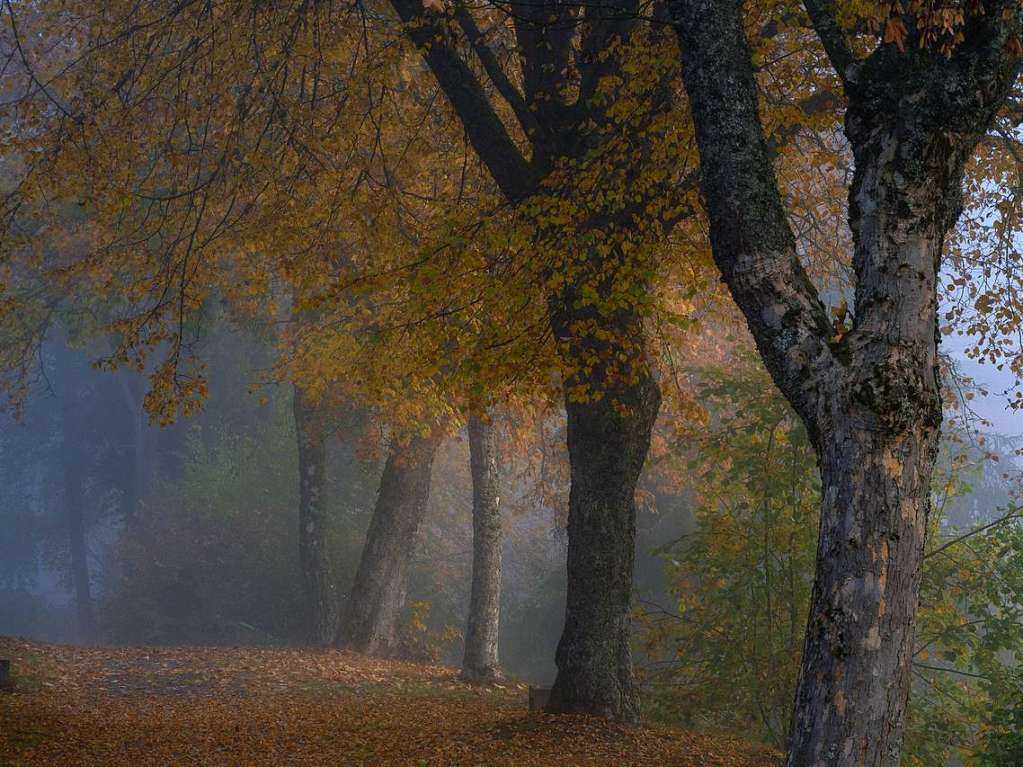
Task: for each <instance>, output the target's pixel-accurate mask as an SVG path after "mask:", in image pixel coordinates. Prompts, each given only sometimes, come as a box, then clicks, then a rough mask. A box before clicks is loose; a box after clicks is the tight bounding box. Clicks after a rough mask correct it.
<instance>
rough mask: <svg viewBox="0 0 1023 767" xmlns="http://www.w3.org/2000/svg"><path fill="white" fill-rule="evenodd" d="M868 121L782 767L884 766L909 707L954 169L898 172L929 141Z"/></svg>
mask: <svg viewBox="0 0 1023 767" xmlns="http://www.w3.org/2000/svg"><path fill="white" fill-rule="evenodd" d="M861 109H864V111H865V112H866V114H861V112H860V110H861ZM873 111H874V107H873V106H866V107H863V106H861V105H859V104H858V103H857V102H856V101H853V103H852V104H851V105H850V107H849V111H848V113H847V133H848V134H849V136H850V140H851V142H852V144H853V148H854V152H855V156H856V174H855V177H854V180H853V184H852V187H851V190H850V198H849V199H850V210H849V221H850V225H851V227H852V230H853V235H854V239H855V251H854V254H853V255H854V263H855V267H856V271H857V276H858V280H857V286H856V307H857V317H856V320H857V322H856V327H855V329H854V330H853V331H852V333H851V337H850V338H849V339H848V356H847V358H846V360H845V364H844V365H843V366H838V367H835V368H833V369H832V371H831V375H830V376H828V377H827V379H826V380H825V381H824V382H823V383H824V389H825V390H826V391H828V392H830V393H831V397H830V398H829V399H828V400H825V401H822V403H821V405H820V411H821V412H820V413H819V415H818V417H817V419H816V422H817V424H818V426H819V430H820V435H819V438H818V445H817V448H818V455H819V458H820V468H821V482H822V491H823V502H822V506H821V525H820V540H819V545H818V552H817V574H816V581H815V583H814V591H813V596H812V598H811V607H810V616H809V622H808V625H807V634H806V640H805V644H804V649H803V664H802V669H801V673H800V680H799V684H798V688H797V695H796V707H795V713H794V715H793V725H792V735H791V742H790V745H789V758H788V759H789V760H788V763H789V765H792V767H795V766H796V765H800V766H801V765H814V766H817V765H821V766H823V765H832V764H841V765H861V764H864V765H896V764H898V761H899V752H900V748H901V738H902V730H903V721H904V718H905V710H906V703H907V701H908V698H909V692H910V681H911V677H910V675H911V671H912V659H913V629H914V623H915V616H916V608H917V602H918V592H919V584H920V568H921V565H922V563H923V555H924V544H925V540H924V538H925V534H926V531H927V517H928V514H929V512H930V481H931V474H932V472H933V469H934V461H935V456H936V453H937V447H938V439H939V431H940V426H941V420H942V405H941V388H940V380H939V371H938V362H937V361H938V334H937V322H936V312H937V279H938V264H939V263H940V260H941V251H942V245H943V242H944V237H945V234H946V232H947V231H948V229H950V228H951V226H952V225H953V223H954V222H955V219H956V217H957V216H958V214H959V207H958V206H959V195H958V186H959V183H960V179H961V173H962V162H963V159H964V158H963V156H962V150H961V149H959V150H956V149H954V148H953V147H952V146H951V145H950V144H946V142H945V140H944V139H941V140H940V143H938V145H937V146H935V147H933V148H932V150H931V151H929V152H928V153H927V155H926V156H928V159H929V160H930V163H921V164H919V165H917V166H915V168H913V170H914V171H915V173H913V172H911V171H909V170H907V169H906V168H905V167H904V166H903V159H902V158H903V156H904V155H905V154H906V153H907V152H908V151H912V149H911V148H917V149H918V148H919V147H920V146H926V145H927V144H928V143H931V142H932V141H933V139H932V137H930V136H929V135H928V129H927V128H924V127H923V125H921V124H920V123H917V122H915V120H913V119H908V120H904V121H903V122H902V123H900V124H898V125H885V124H884V123H885V122H887V120H885V119H881V120H879V119H878V116H877V115H875V114H873ZM922 117H924V115H923V114H917V115H916V119H917V120H919V119H920V118H922ZM927 119H928V118H925V121H924V125H926V123H927ZM864 120H866V121H868V122H865V121H864ZM878 123H881V124H880V125H879V124H878ZM868 125H869V127H868ZM950 169H951V170H952V177H951V178H949V177H948V175H947V172H946V171H947V170H950ZM893 264H895V265H897V268H892V265H893Z"/></svg>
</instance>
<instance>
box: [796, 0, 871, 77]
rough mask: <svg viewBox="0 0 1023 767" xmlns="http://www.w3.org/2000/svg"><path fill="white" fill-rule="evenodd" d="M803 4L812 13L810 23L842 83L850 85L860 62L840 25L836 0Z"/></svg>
mask: <svg viewBox="0 0 1023 767" xmlns="http://www.w3.org/2000/svg"><path fill="white" fill-rule="evenodd" d="M803 4H804V5H805V6H806V12H807V13H808V14H809V15H810V23H811V24H813V28H814V30H816V32H817V37H819V38H820V41H821V44H822V45H823V46H824V51H825V52H826V53H827V54H828V58H829V59H830V60H831V66H833V67H834V68H835V72H837V73H838V77H839V79H840V80H841V81H842V84H843V85H848V84H849V83H850V82H852V81H854V80H855V79H856V75H855V71H854V70H855V66H856V65H857V64H858V63H859V62H858V61H857V59H856V56H854V55H853V52H852V48H850V47H849V42H848V41H847V40H846V39H845V32H844V31H843V30H842V27H841V26H839V23H838V16H837V14H836V12H835V0H803Z"/></svg>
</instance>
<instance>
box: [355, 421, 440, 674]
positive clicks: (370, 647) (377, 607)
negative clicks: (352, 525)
mask: <svg viewBox="0 0 1023 767" xmlns="http://www.w3.org/2000/svg"><path fill="white" fill-rule="evenodd" d="M439 443H440V439H439V437H438V436H437V435H431V436H429V437H422V436H416V437H413V438H412V440H411V441H410V442H408V444H401V443H400V442H398V441H397V440H395V441H394V442H393V443H392V445H391V448H390V451H389V452H388V455H387V462H386V463H385V464H384V470H383V474H382V475H381V477H380V491H379V494H378V495H377V502H376V507H375V508H374V510H373V519H372V520H371V521H370V526H369V531H368V532H367V534H366V543H365V546H364V547H363V549H362V558H361V559H360V561H359V569H358V571H357V572H356V575H355V582H354V584H353V585H352V591H351V596H350V597H349V600H348V605H347V608H346V610H345V615H344V619H343V620H342V623H341V629H340V632H339V635H338V645H339V646H341V647H344V648H346V649H349V650H352V651H354V652H358V653H362V654H365V655H380V656H389V655H394V654H396V653H397V652H398V650H399V647H398V633H397V628H398V620H399V618H400V617H401V611H402V608H403V607H404V606H405V595H406V592H407V590H408V577H409V568H410V566H411V563H412V558H413V556H414V554H415V547H416V541H417V539H418V535H419V527H420V525H421V524H422V521H423V517H424V516H425V515H426V506H427V502H428V501H429V498H430V474H431V471H432V469H433V459H434V456H435V455H436V452H437V447H438V445H439Z"/></svg>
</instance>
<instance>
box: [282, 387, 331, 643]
mask: <svg viewBox="0 0 1023 767" xmlns="http://www.w3.org/2000/svg"><path fill="white" fill-rule="evenodd" d="M292 411H293V413H294V417H295V436H296V439H297V441H298V486H299V504H298V554H299V564H300V566H301V568H302V587H303V591H304V593H305V601H306V615H307V630H308V635H309V638H310V639H311V640H312V641H313V642H314V643H316V644H319V645H329V644H331V642H332V641H333V640H334V637H335V636H336V635H337V626H338V603H337V597H336V594H335V593H334V584H333V579H332V578H331V568H330V566H329V563H328V562H327V558H326V536H327V529H326V524H327V519H326V508H325V500H326V499H325V492H324V491H325V488H326V477H327V469H326V463H327V435H326V429H325V427H324V423H323V416H324V414H323V412H322V411H321V410H319V409H318V408H316V407H315V406H313V405H312V404H311V403H310V402H309V401H308V398H307V397H306V395H305V392H304V391H303V390H302V389H301V387H299V386H295V389H294V394H293V397H292Z"/></svg>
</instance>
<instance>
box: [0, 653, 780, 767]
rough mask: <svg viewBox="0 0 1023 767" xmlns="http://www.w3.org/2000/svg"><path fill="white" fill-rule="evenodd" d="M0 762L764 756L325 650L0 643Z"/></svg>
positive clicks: (585, 761)
mask: <svg viewBox="0 0 1023 767" xmlns="http://www.w3.org/2000/svg"><path fill="white" fill-rule="evenodd" d="M0 657H7V658H12V659H13V661H14V663H13V666H14V668H15V671H16V673H17V677H16V678H17V684H16V687H15V689H14V690H13V691H0V765H75V766H76V767H78V766H79V765H80V766H81V767H85V766H86V765H103V767H113V766H114V765H131V766H132V767H136V766H138V767H141V766H143V765H160V767H164V765H203V767H207V766H211V767H212V766H213V765H232V766H234V765H359V764H366V765H399V764H400V765H487V766H488V767H489V766H490V765H516V767H518V766H519V765H554V764H556V765H615V766H616V767H617V766H619V765H621V766H624V765H668V764H671V765H679V766H680V767H697V765H699V767H754V766H755V765H756V766H758V767H759V766H760V765H773V764H775V763H776V762H775V760H774V758H773V755H772V754H771V753H769V752H767V751H764V750H762V749H759V748H757V747H755V746H751V745H749V744H746V743H743V742H741V741H736V740H729V739H721V738H709V737H702V736H695V735H690V734H687V733H684V732H681V731H678V730H674V729H670V728H666V727H629V726H621V725H615V724H612V723H608V722H603V721H600V720H593V719H588V718H584V717H567V716H547V715H535V714H534V715H530V714H528V713H527V712H526V710H525V709H526V691H525V689H524V688H522V687H520V686H514V685H510V686H507V687H504V688H501V689H492V690H482V689H478V688H474V687H470V686H468V685H465V684H463V683H461V682H459V681H458V678H457V674H456V672H455V671H454V670H453V669H450V668H444V667H440V666H422V665H415V664H410V663H400V662H394V661H380V660H375V659H368V658H362V657H358V656H354V655H350V654H345V653H340V652H335V651H331V650H325V651H310V650H276V649H252V648H217V649H213V648H161V649H154V648H132V649H82V648H74V647H63V646H55V645H45V644H40V643H35V642H26V641H22V640H13V639H6V638H2V637H0Z"/></svg>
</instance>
